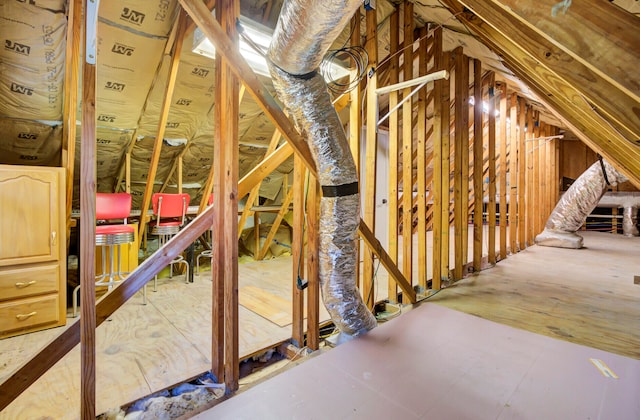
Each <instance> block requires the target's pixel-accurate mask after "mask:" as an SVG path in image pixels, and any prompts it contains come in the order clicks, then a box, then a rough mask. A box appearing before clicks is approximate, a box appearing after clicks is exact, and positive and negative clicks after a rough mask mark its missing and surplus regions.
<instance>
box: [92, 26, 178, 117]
mask: <svg viewBox="0 0 640 420" xmlns="http://www.w3.org/2000/svg"><path fill="white" fill-rule="evenodd" d="M166 42H167V40H166V38H158V37H149V36H145V35H138V34H135V33H132V32H131V31H129V30H126V29H123V28H120V27H115V26H112V25H109V24H106V23H104V22H100V23H99V24H98V71H97V89H96V96H97V109H96V111H97V119H98V125H99V126H106V127H113V128H120V129H129V128H135V127H137V126H138V120H139V119H140V114H141V113H142V108H143V107H144V104H145V102H146V99H147V95H148V93H149V89H150V88H151V85H152V83H153V80H154V77H155V74H156V71H157V69H158V66H159V65H160V61H161V59H162V53H163V50H164V47H165V45H166ZM80 110H81V108H80V109H79V111H80Z"/></svg>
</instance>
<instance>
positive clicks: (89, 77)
mask: <svg viewBox="0 0 640 420" xmlns="http://www.w3.org/2000/svg"><path fill="white" fill-rule="evenodd" d="M88 10H91V9H90V8H89V9H88ZM78 12H79V10H78ZM93 12H94V13H92V12H91V11H87V12H86V13H84V39H88V38H87V30H88V29H87V28H89V27H90V25H96V24H97V19H98V10H97V6H95V7H94V8H93ZM84 46H85V47H84V57H86V58H85V60H84V62H83V63H82V140H81V144H82V149H81V152H80V215H81V217H80V243H81V244H82V249H81V250H80V285H81V286H82V287H81V288H80V302H82V304H81V306H80V364H81V369H80V416H81V418H83V419H93V418H95V417H96V271H95V250H96V222H95V220H96V64H95V63H96V61H97V57H95V55H97V54H96V53H97V50H94V51H93V53H91V52H90V46H87V43H86V42H85V43H84ZM91 58H92V59H93V60H92V61H91V62H90V59H91ZM70 163H71V164H72V165H73V162H70ZM72 181H73V180H72Z"/></svg>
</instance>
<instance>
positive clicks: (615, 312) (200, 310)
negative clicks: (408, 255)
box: [0, 232, 640, 420]
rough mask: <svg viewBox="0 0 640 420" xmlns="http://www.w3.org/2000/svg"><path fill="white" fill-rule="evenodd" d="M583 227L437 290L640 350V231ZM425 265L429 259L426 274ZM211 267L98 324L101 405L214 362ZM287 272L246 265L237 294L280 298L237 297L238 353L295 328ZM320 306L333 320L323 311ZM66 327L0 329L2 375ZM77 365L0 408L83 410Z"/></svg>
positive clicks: (473, 305)
mask: <svg viewBox="0 0 640 420" xmlns="http://www.w3.org/2000/svg"><path fill="white" fill-rule="evenodd" d="M470 234H471V232H470ZM583 234H584V237H585V246H586V247H587V248H586V249H581V250H561V249H556V248H544V247H535V246H534V247H531V248H528V249H527V250H525V251H523V252H521V253H519V254H516V255H512V256H510V257H509V258H508V259H507V260H504V261H501V262H500V263H498V265H497V266H496V267H494V268H492V269H489V270H485V271H483V272H481V273H479V274H475V275H472V276H470V277H468V278H466V279H464V280H462V281H460V282H458V283H456V284H455V285H454V286H452V287H450V288H448V289H445V290H443V291H442V292H440V293H439V294H437V295H435V296H434V297H432V298H431V299H430V301H432V302H435V303H438V304H440V305H444V306H448V307H450V308H453V309H457V310H460V311H464V312H468V313H471V314H474V315H478V316H480V317H483V318H487V319H491V320H494V321H497V322H500V323H504V324H507V325H511V326H514V327H517V328H521V329H525V330H529V331H533V332H537V333H541V334H545V335H548V336H552V337H556V338H561V339H564V340H568V341H573V342H575V343H578V344H584V345H587V346H592V347H595V348H599V349H602V350H606V351H610V352H613V353H618V354H621V355H626V356H629V357H633V358H636V359H640V285H634V284H633V276H634V275H637V276H640V263H638V255H639V254H640V238H624V237H622V236H618V235H610V234H607V233H591V232H583ZM485 236H486V235H485ZM470 242H472V241H470ZM414 248H415V247H414ZM429 254H430V252H429ZM430 267H431V262H430V261H429V263H428V269H427V272H428V273H430V271H431V268H430ZM416 269H417V268H416V267H415V264H414V272H415V270H416ZM208 274H209V272H204V273H203V276H202V277H200V278H198V277H197V278H196V282H195V283H193V284H189V285H186V284H184V283H183V282H182V278H179V277H178V278H174V279H173V280H164V281H161V282H160V285H159V289H158V292H157V293H153V292H149V299H150V304H149V305H147V306H142V305H141V300H142V297H141V295H138V296H135V297H134V298H133V299H132V300H131V301H130V302H128V303H127V304H126V305H125V306H123V307H122V308H121V309H120V310H119V311H118V312H116V313H115V314H114V316H113V317H112V318H111V320H110V321H108V322H105V323H104V324H103V325H102V326H101V327H99V328H98V343H97V345H98V354H97V363H98V365H97V369H98V370H97V372H98V374H97V377H98V384H97V386H98V390H97V395H98V412H103V411H105V410H107V409H109V408H113V407H117V406H120V405H123V404H126V403H128V402H131V401H133V400H136V399H138V398H140V397H143V396H145V395H148V394H150V393H152V392H154V391H156V390H159V389H164V388H166V387H169V386H171V385H173V384H175V383H176V382H179V381H181V380H183V379H185V378H187V377H189V376H194V375H197V374H199V373H201V372H204V371H206V370H208V369H209V356H208V353H209V348H210V342H209V337H210V312H211V307H210V303H209V302H210V296H211V282H210V281H208V279H207V278H206V275H208ZM290 276H291V258H290V257H282V258H278V259H274V260H269V261H260V262H253V261H250V262H248V263H245V264H241V265H240V287H239V289H240V295H241V299H243V298H242V295H243V293H244V294H245V295H251V299H250V300H252V301H251V302H246V301H245V302H244V304H246V305H248V306H251V305H255V304H258V305H260V304H261V302H260V299H258V298H257V297H256V293H254V292H255V291H256V289H255V288H259V289H261V290H263V291H264V293H265V294H264V296H263V297H265V296H266V297H268V298H269V299H270V301H271V302H276V303H277V304H275V305H271V306H272V307H271V308H270V310H271V313H270V314H268V316H269V317H272V318H273V319H275V320H276V322H271V321H268V320H266V319H265V318H264V317H263V316H260V315H258V314H256V313H254V312H252V311H250V310H248V309H246V308H245V307H244V306H241V307H240V322H241V331H240V333H241V334H240V353H241V354H242V355H248V354H251V353H253V352H255V351H257V350H259V349H262V348H265V347H267V346H270V345H273V344H274V343H277V342H279V341H281V340H284V339H286V338H288V337H290V335H291V331H290V326H284V327H281V326H279V325H278V323H281V324H282V323H285V322H287V320H286V317H285V316H284V315H283V314H282V311H283V309H282V308H281V306H283V305H285V304H286V302H289V300H290V295H291V280H290V278H291V277H290ZM376 279H377V281H376V286H377V287H376V297H377V299H378V300H380V299H384V298H385V297H386V293H387V292H386V291H387V286H386V285H387V283H386V282H387V275H386V273H385V272H384V269H383V268H382V267H380V269H379V270H378V271H377V275H376ZM247 292H248V293H247ZM255 300H258V302H255ZM263 306H264V305H263ZM322 317H323V319H327V315H326V313H324V312H323V315H322ZM70 322H75V320H73V319H71V320H70ZM60 330H61V329H53V330H48V331H43V332H39V333H35V334H28V335H24V336H19V337H15V338H11V339H5V340H0V381H2V380H4V378H6V377H7V376H8V375H9V374H10V373H11V372H12V371H13V370H14V369H15V368H17V367H18V366H19V365H21V364H22V363H23V362H24V361H26V360H28V359H29V358H30V357H31V355H32V354H34V353H35V352H36V351H37V350H38V349H39V348H41V347H42V346H43V344H44V343H46V342H48V341H49V340H51V338H52V337H54V336H55V335H57V334H59V332H60ZM79 372H80V355H79V351H78V349H75V350H74V351H73V352H72V353H70V354H69V355H67V357H65V358H64V359H63V360H61V361H60V362H59V363H58V364H57V365H56V366H55V367H54V368H53V369H51V370H50V371H49V372H48V373H47V374H45V375H44V376H43V377H42V378H41V379H40V380H39V381H38V382H37V383H36V384H34V386H32V387H31V388H30V389H29V390H28V391H27V392H25V393H24V394H23V395H22V396H20V397H19V398H18V399H17V400H16V401H15V402H14V403H13V404H11V405H10V406H9V407H8V408H7V409H6V410H4V411H3V412H2V413H0V419H11V420H13V419H22V418H25V419H31V418H40V417H50V418H56V419H57V418H62V419H66V418H78V413H79V395H80V392H79V378H80V373H79Z"/></svg>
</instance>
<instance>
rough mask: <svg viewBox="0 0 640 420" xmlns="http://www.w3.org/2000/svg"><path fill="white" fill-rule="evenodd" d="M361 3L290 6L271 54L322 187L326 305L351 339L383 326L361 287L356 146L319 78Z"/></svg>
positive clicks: (277, 84) (309, 1)
mask: <svg viewBox="0 0 640 420" xmlns="http://www.w3.org/2000/svg"><path fill="white" fill-rule="evenodd" d="M360 3H361V1H360V0H355V1H327V0H325V1H317V0H316V1H314V0H306V1H303V0H298V1H296V0H292V1H285V3H284V5H283V8H282V11H281V13H280V19H279V20H278V25H277V27H276V30H275V32H274V35H273V38H272V41H271V46H270V48H269V52H268V58H269V60H268V61H269V67H270V70H271V75H272V78H273V84H274V86H275V88H276V91H277V93H278V97H279V98H280V100H281V101H282V102H283V103H284V105H285V107H286V108H287V110H288V111H289V114H290V116H291V117H292V118H293V121H294V123H295V125H296V128H297V129H298V130H299V131H300V133H301V134H302V135H303V137H304V138H305V139H306V141H307V143H308V144H309V147H310V149H311V154H312V155H313V158H314V160H315V163H316V167H317V170H318V181H319V182H320V185H321V186H322V190H323V197H322V198H321V200H320V250H319V254H320V255H319V263H320V266H319V272H320V286H321V290H322V297H323V302H324V305H325V307H326V308H327V312H329V315H330V316H331V319H332V320H333V322H334V323H335V325H336V326H337V327H338V328H339V329H340V331H342V332H343V333H346V334H348V335H358V334H361V333H363V332H366V331H369V330H371V329H373V328H374V327H375V326H376V319H375V317H374V316H373V314H372V313H371V312H370V311H369V310H368V309H367V307H366V306H365V305H364V302H363V301H362V298H361V297H360V294H359V292H358V289H357V287H356V265H357V264H358V255H357V247H356V240H357V229H358V224H359V221H360V208H359V203H360V198H359V194H358V186H357V182H358V174H357V172H356V167H355V163H354V161H353V157H352V155H351V152H350V150H349V144H348V141H347V138H346V135H345V133H344V130H343V128H342V123H341V122H340V119H339V117H338V114H337V113H336V111H335V109H334V108H333V105H332V104H331V98H330V96H329V92H328V90H327V85H326V83H325V81H324V79H323V78H322V76H320V75H319V74H318V73H317V71H316V70H317V68H318V67H319V65H320V63H321V61H322V57H323V56H324V55H325V54H326V52H327V49H328V48H329V46H330V45H331V42H333V40H334V39H335V37H336V36H337V35H338V33H339V32H340V31H341V30H342V28H343V27H344V25H345V23H346V22H347V21H348V19H349V18H350V17H351V15H353V13H354V12H355V10H356V9H357V8H358V7H359V6H360Z"/></svg>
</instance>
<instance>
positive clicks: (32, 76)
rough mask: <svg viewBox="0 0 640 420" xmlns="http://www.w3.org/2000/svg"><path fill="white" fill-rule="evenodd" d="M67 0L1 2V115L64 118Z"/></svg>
mask: <svg viewBox="0 0 640 420" xmlns="http://www.w3.org/2000/svg"><path fill="white" fill-rule="evenodd" d="M64 4H65V2H64V1H61V0H58V1H53V0H50V1H41V2H37V5H36V4H32V3H31V2H20V1H15V0H14V1H8V0H1V1H0V11H1V13H0V22H1V24H0V40H1V42H2V44H3V48H2V49H0V96H1V97H2V98H3V100H2V101H0V115H2V116H8V117H16V118H28V119H34V120H54V121H58V120H61V119H62V100H63V79H64V64H65V63H64V50H65V39H66V30H67V19H66V16H65V10H64Z"/></svg>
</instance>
